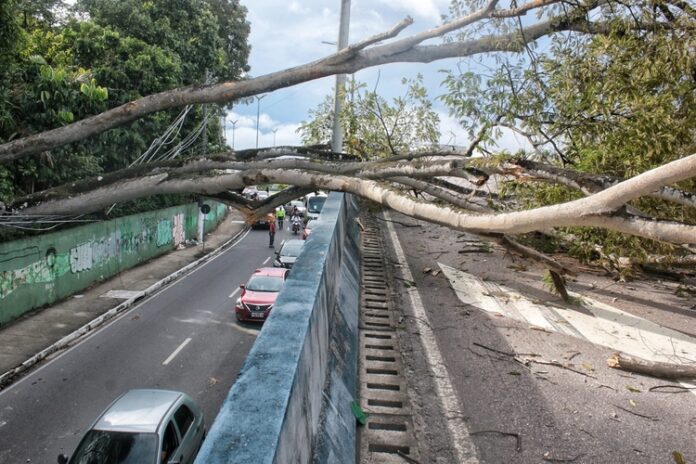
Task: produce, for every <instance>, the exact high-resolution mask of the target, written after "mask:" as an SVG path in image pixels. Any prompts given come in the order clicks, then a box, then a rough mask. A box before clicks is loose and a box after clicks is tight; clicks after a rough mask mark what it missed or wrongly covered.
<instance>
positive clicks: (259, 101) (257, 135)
mask: <svg viewBox="0 0 696 464" xmlns="http://www.w3.org/2000/svg"><path fill="white" fill-rule="evenodd" d="M265 96H266V95H261V96H260V97H259V96H258V95H254V98H256V148H259V117H260V116H261V99H263V98H264V97H265Z"/></svg>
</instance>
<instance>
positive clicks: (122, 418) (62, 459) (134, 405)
mask: <svg viewBox="0 0 696 464" xmlns="http://www.w3.org/2000/svg"><path fill="white" fill-rule="evenodd" d="M204 438H205V424H204V421H203V414H202V413H201V410H200V409H199V408H198V406H197V405H196V404H195V403H194V402H193V400H192V399H191V398H190V397H189V396H188V395H186V394H185V393H181V392H177V391H170V390H130V391H128V392H126V393H124V394H123V395H121V396H120V397H119V398H118V399H117V400H116V401H114V402H113V403H112V404H111V406H109V407H108V408H106V410H105V411H104V412H103V413H102V414H101V415H100V416H99V418H98V419H97V420H96V421H95V422H94V424H93V425H92V427H90V429H89V430H88V431H87V433H86V434H85V435H84V437H83V438H82V440H81V441H80V444H79V445H77V449H76V450H75V452H74V453H73V455H72V456H71V457H70V459H69V460H68V457H67V456H65V455H62V454H61V455H60V456H58V463H59V464H66V463H69V464H141V463H147V464H162V463H181V464H191V463H193V461H194V459H195V458H196V454H198V450H199V449H200V447H201V444H202V443H203V439H204Z"/></svg>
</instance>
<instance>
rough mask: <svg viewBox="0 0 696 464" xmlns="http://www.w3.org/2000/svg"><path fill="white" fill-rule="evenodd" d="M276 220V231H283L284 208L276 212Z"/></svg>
mask: <svg viewBox="0 0 696 464" xmlns="http://www.w3.org/2000/svg"><path fill="white" fill-rule="evenodd" d="M276 219H278V229H280V230H281V231H282V230H283V221H285V208H283V207H282V206H281V207H279V208H278V209H277V210H276Z"/></svg>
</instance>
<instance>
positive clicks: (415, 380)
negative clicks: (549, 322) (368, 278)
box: [390, 214, 696, 464]
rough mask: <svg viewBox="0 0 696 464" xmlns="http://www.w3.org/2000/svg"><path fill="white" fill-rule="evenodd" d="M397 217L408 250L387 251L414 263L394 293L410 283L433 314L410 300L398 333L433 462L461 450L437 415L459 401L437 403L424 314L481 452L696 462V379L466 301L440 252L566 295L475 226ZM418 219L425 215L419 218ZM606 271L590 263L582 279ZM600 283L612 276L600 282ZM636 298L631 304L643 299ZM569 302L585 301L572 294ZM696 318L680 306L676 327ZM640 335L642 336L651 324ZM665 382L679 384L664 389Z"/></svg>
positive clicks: (576, 285)
mask: <svg viewBox="0 0 696 464" xmlns="http://www.w3.org/2000/svg"><path fill="white" fill-rule="evenodd" d="M392 217H393V219H394V220H395V221H398V222H395V223H393V227H394V229H396V231H397V234H398V239H399V242H400V244H401V247H402V248H403V250H404V254H405V258H406V261H407V262H406V263H401V262H400V261H398V260H396V259H395V257H394V256H391V257H390V259H391V260H392V262H393V263H394V264H393V266H395V269H394V271H393V272H394V275H395V276H396V277H397V278H399V277H401V270H400V268H402V265H407V266H408V267H409V268H410V270H411V273H412V275H413V282H410V283H409V285H408V288H403V284H397V298H401V300H402V301H400V302H397V307H402V308H408V306H409V305H410V304H411V302H410V301H409V300H408V298H404V297H403V296H404V295H406V292H407V291H408V289H409V288H410V289H413V288H415V289H417V291H418V293H419V295H420V298H421V300H422V306H423V310H424V312H425V314H426V315H427V320H424V319H423V318H421V317H418V315H414V314H412V313H411V312H410V310H408V309H407V310H405V314H404V320H403V330H401V331H400V341H401V343H402V350H404V351H405V353H404V359H405V360H406V362H407V363H408V369H407V371H408V372H410V378H409V383H410V388H411V389H412V391H416V392H417V394H415V395H413V396H412V398H413V399H415V401H416V403H417V404H416V410H418V411H420V414H421V416H422V418H421V419H420V420H421V421H422V423H423V424H424V425H423V426H422V427H421V428H420V436H419V437H418V442H419V447H420V448H421V449H420V451H421V455H425V456H431V457H433V458H432V460H431V461H429V462H456V461H455V460H452V459H448V458H447V457H446V455H445V452H444V451H443V450H447V449H448V448H449V447H451V445H449V444H448V443H446V439H443V437H445V436H446V430H447V429H446V427H445V426H444V424H442V419H441V418H443V417H445V418H449V417H453V412H452V411H444V412H442V411H439V410H438V407H439V405H438V401H437V400H436V398H437V395H438V391H437V389H436V388H434V387H433V385H434V383H435V381H436V380H437V379H436V378H435V375H434V374H433V373H432V371H431V368H430V366H428V364H427V362H426V360H424V359H423V354H422V352H423V348H422V345H421V342H420V340H421V332H422V330H421V329H420V328H419V327H418V322H421V323H422V324H424V325H426V326H427V327H429V329H430V331H432V333H433V334H434V337H435V342H436V344H437V346H438V347H439V349H440V352H441V356H442V363H443V365H445V366H446V368H447V372H448V377H449V381H450V383H451V385H452V387H453V390H454V394H455V395H456V398H457V399H458V403H459V404H458V409H459V411H455V412H456V414H459V415H460V417H462V418H463V419H464V422H465V424H466V427H467V428H468V433H470V434H471V437H470V439H471V440H472V442H473V444H474V446H475V449H476V452H477V459H478V462H480V463H491V464H497V463H516V464H517V463H520V464H527V463H528V464H538V463H544V462H555V463H561V462H573V463H575V464H581V463H587V464H594V463H622V464H623V463H626V464H629V463H630V464H637V463H646V464H652V463H671V462H676V460H675V458H673V454H672V453H673V452H679V453H681V454H683V456H684V457H685V462H694V461H693V459H694V456H696V444H695V443H694V440H693V433H694V430H695V429H696V406H695V405H696V402H695V401H694V400H693V394H692V393H693V391H692V392H689V391H688V390H684V389H679V384H675V383H673V382H669V381H666V380H660V379H656V378H651V377H645V376H640V375H635V374H630V373H627V372H623V371H618V370H615V369H610V368H609V367H607V359H608V358H609V357H610V356H611V355H612V354H613V352H614V350H613V349H610V348H607V347H605V346H601V345H599V344H595V343H591V342H589V341H587V340H584V339H580V338H576V337H573V336H570V335H567V334H565V333H559V332H553V331H548V330H534V328H533V326H531V325H530V324H527V323H522V322H519V321H517V320H514V319H512V318H509V317H504V316H503V315H502V314H492V313H488V312H486V311H483V310H481V309H480V308H479V307H476V306H474V305H470V304H465V303H463V302H462V301H461V300H459V299H458V298H457V295H456V294H455V292H454V291H453V290H452V287H451V285H450V283H449V282H448V280H447V278H446V277H445V275H444V274H443V273H442V272H439V269H440V267H439V265H438V263H443V264H446V265H448V266H452V267H456V268H457V269H460V270H463V271H466V272H470V273H472V274H475V275H476V276H478V277H479V278H481V279H485V282H486V283H487V284H489V285H492V283H494V282H496V283H499V284H504V285H506V286H508V287H510V288H511V289H515V290H516V291H518V292H520V293H522V294H524V295H525V296H526V297H528V298H533V299H535V300H536V301H539V302H544V301H546V302H548V304H550V305H555V306H561V307H563V306H562V302H561V301H560V299H559V298H558V297H555V296H553V295H551V294H549V292H548V291H544V290H542V289H541V288H540V287H541V285H542V278H541V276H542V275H543V268H542V269H539V267H538V266H536V265H535V264H534V263H531V262H529V261H527V260H524V259H521V258H519V257H515V258H514V260H513V257H512V256H511V255H510V254H509V253H504V252H503V251H502V250H495V251H494V252H491V253H488V252H472V251H474V250H472V248H476V247H478V246H479V242H478V241H477V240H476V238H474V237H471V236H466V235H465V234H461V233H458V232H457V231H452V230H449V229H446V228H443V227H438V226H433V225H428V224H425V223H416V222H415V221H413V220H411V219H409V218H406V217H404V216H401V215H396V214H394V215H393V216H392ZM403 224H407V225H411V227H404V226H403ZM416 224H420V226H416V227H419V228H415V229H414V228H413V226H414V225H416ZM535 266H536V267H535ZM429 269H431V270H438V274H436V275H433V272H430V271H428V270H429ZM600 278H601V276H598V275H589V276H588V275H585V276H581V277H580V278H579V279H585V280H587V279H600ZM606 280H609V283H610V284H611V283H613V282H612V281H611V280H610V279H609V278H607V279H606ZM580 283H581V282H571V289H582V288H583V287H582V286H581V285H580ZM534 285H537V286H534ZM604 285H608V284H607V283H606V282H603V283H599V284H598V286H604ZM634 285H638V284H637V283H636V284H634ZM400 286H401V287H400ZM493 288H494V287H493V286H490V287H489V289H490V290H489V292H488V293H482V294H481V296H482V297H485V298H493V297H498V298H500V299H501V300H500V301H501V303H500V304H501V307H502V308H505V307H506V305H507V303H506V299H508V301H517V300H516V299H515V297H514V296H510V295H506V294H501V295H497V294H496V291H494V290H493ZM473 291H474V289H471V288H470V289H469V292H473ZM588 293H589V292H588ZM588 296H589V295H588ZM617 296H618V297H620V296H621V295H620V294H617ZM614 300H617V298H614ZM637 301H638V300H634V301H631V302H630V304H627V305H624V309H625V310H629V309H631V307H634V306H638V304H637ZM610 302H611V300H610ZM619 303H620V302H618V301H617V302H616V303H615V304H619ZM644 303H645V304H647V303H649V302H644ZM568 308H570V309H572V310H574V311H577V312H581V310H580V309H578V308H577V307H575V306H569V307H568ZM653 310H654V314H653V315H652V316H653V319H654V320H655V321H656V322H658V323H660V322H661V320H662V319H666V318H669V317H671V315H670V314H669V313H667V311H664V310H663V311H662V312H663V313H665V315H664V316H663V315H661V313H660V312H659V311H658V310H657V309H655V308H653ZM694 326H695V324H694V322H693V316H692V315H686V314H685V315H684V322H683V323H682V326H681V327H680V328H681V330H682V331H683V333H684V334H685V335H690V336H694V332H693V327H694ZM600 328H602V327H601V326H600ZM629 328H630V327H629ZM625 331H626V332H628V328H627V329H625ZM643 335H645V337H646V339H647V337H648V335H650V334H648V333H644V334H643ZM646 345H647V343H646ZM516 357H517V359H516ZM521 359H524V360H527V361H526V364H523V363H521V362H520V361H519V360H521ZM666 385H676V387H671V389H667V388H666ZM661 388H662V389H661ZM675 393H679V394H675ZM416 422H417V423H418V420H417V421H416ZM439 456H443V457H442V459H441V460H437V459H436V457H439Z"/></svg>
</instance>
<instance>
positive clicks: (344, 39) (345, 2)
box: [331, 0, 350, 153]
mask: <svg viewBox="0 0 696 464" xmlns="http://www.w3.org/2000/svg"><path fill="white" fill-rule="evenodd" d="M349 27H350V0H341V24H340V26H339V28H338V50H342V49H344V48H346V47H347V46H348V29H349ZM345 85H346V75H345V74H337V75H336V95H335V98H334V120H333V137H332V138H331V150H332V151H333V152H335V153H341V152H342V151H343V130H342V129H341V121H340V120H339V115H340V114H341V95H342V94H343V89H344V87H345Z"/></svg>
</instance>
